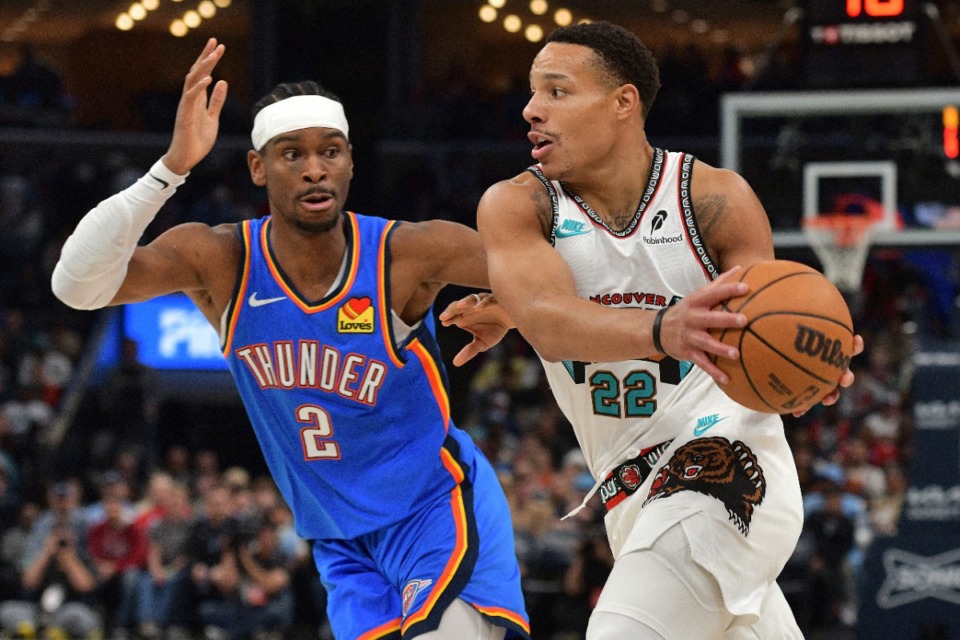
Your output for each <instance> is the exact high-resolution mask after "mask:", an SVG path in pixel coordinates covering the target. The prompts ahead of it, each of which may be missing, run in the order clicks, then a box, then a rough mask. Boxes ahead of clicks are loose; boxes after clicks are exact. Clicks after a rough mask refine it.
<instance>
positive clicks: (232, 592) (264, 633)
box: [199, 516, 293, 640]
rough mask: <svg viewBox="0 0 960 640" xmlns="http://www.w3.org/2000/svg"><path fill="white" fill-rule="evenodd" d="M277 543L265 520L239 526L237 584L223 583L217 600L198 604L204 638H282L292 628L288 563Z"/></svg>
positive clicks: (235, 551)
mask: <svg viewBox="0 0 960 640" xmlns="http://www.w3.org/2000/svg"><path fill="white" fill-rule="evenodd" d="M278 542H279V539H278V536H277V526H276V524H274V522H273V521H272V520H271V519H270V518H269V517H267V516H261V517H258V518H255V519H251V520H249V521H248V522H247V523H246V524H245V525H244V527H243V530H241V531H240V534H239V535H238V536H237V539H236V540H235V544H234V546H233V549H232V552H233V554H235V562H236V568H237V582H236V583H234V582H233V581H224V582H223V583H222V584H221V597H220V598H219V599H212V600H207V601H205V602H204V603H203V604H201V605H200V609H199V615H200V619H201V621H202V622H203V623H204V624H205V625H208V627H207V628H206V633H207V637H208V638H221V637H222V638H226V639H227V640H249V639H250V638H254V637H257V638H277V639H279V638H283V637H285V636H284V633H285V632H286V631H288V630H289V629H290V628H291V627H292V626H293V592H292V591H291V589H290V570H289V568H288V560H287V558H285V557H284V556H283V554H282V552H281V550H280V547H279V544H278ZM210 627H212V629H211V628H210Z"/></svg>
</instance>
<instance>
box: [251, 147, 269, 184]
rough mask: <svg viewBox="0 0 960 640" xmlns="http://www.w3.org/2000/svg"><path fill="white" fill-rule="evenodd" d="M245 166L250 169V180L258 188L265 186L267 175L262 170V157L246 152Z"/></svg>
mask: <svg viewBox="0 0 960 640" xmlns="http://www.w3.org/2000/svg"><path fill="white" fill-rule="evenodd" d="M247 166H248V167H249V168H250V180H252V181H253V184H255V185H257V186H258V187H265V186H267V173H266V171H264V168H263V157H262V156H261V155H260V154H259V153H257V152H256V151H253V150H252V149H251V150H250V151H247Z"/></svg>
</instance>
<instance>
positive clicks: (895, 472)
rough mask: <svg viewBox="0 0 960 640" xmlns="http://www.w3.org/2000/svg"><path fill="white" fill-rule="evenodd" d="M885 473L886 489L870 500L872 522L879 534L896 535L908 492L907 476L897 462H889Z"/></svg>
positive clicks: (884, 470)
mask: <svg viewBox="0 0 960 640" xmlns="http://www.w3.org/2000/svg"><path fill="white" fill-rule="evenodd" d="M883 473H884V478H885V480H886V489H885V491H884V493H883V495H881V496H878V497H876V498H874V499H873V500H871V501H870V524H871V525H872V526H873V530H874V532H875V533H876V534H877V535H878V536H894V535H896V534H897V525H898V524H899V521H900V512H901V511H902V510H903V501H904V498H905V497H906V493H907V476H906V474H904V472H903V469H901V468H900V466H899V465H896V464H888V465H887V466H886V467H884V469H883Z"/></svg>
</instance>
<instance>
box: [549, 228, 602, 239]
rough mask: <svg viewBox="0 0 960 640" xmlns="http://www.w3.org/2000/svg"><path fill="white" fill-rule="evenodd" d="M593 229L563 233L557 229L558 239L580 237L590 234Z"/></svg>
mask: <svg viewBox="0 0 960 640" xmlns="http://www.w3.org/2000/svg"><path fill="white" fill-rule="evenodd" d="M591 231H593V229H590V228H587V229H580V230H579V231H564V230H563V229H557V237H558V238H572V237H573V236H582V235H583V234H585V233H590V232H591Z"/></svg>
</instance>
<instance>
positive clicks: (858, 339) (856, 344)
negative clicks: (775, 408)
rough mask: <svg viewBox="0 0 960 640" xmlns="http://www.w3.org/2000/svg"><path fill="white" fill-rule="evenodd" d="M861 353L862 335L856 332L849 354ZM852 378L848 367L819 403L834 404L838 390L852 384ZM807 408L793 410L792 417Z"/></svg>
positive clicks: (838, 395)
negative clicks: (851, 351)
mask: <svg viewBox="0 0 960 640" xmlns="http://www.w3.org/2000/svg"><path fill="white" fill-rule="evenodd" d="M861 353H863V336H861V335H860V334H859V333H858V334H855V335H854V336H853V355H852V356H851V358H855V357H856V356H858V355H860V354H861ZM854 380H855V378H854V375H853V371H850V369H849V368H848V369H847V370H846V371H844V372H843V375H842V376H840V382H839V383H837V388H836V389H834V390H833V391H831V392H830V393H828V394H827V395H825V396H824V397H823V400H821V401H820V404H822V405H824V406H825V407H829V406H830V405H832V404H836V403H837V401H839V400H840V390H841V389H846V388H847V387H849V386H850V385H852V384H853V382H854ZM809 410H810V409H805V410H804V411H795V412H794V413H793V415H794V417H797V418H799V417H800V416H802V415H803V414H805V413H806V412H807V411H809Z"/></svg>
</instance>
